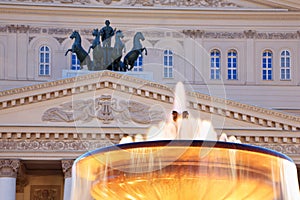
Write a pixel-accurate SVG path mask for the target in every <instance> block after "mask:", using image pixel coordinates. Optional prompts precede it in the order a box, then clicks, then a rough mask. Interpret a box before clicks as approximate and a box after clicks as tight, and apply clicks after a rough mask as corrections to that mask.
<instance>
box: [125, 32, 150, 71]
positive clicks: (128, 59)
mask: <svg viewBox="0 0 300 200" xmlns="http://www.w3.org/2000/svg"><path fill="white" fill-rule="evenodd" d="M140 40H142V41H144V40H145V38H144V36H143V34H142V33H141V32H137V33H136V34H135V35H134V38H133V48H132V49H131V51H130V52H128V53H127V54H126V56H125V57H124V65H125V68H127V69H128V70H129V71H130V70H131V69H132V68H133V67H134V62H135V61H136V60H137V59H138V57H139V55H143V54H142V53H143V51H144V50H145V55H147V49H146V48H145V47H143V46H142V44H141V41H140ZM128 66H130V67H129V68H128Z"/></svg>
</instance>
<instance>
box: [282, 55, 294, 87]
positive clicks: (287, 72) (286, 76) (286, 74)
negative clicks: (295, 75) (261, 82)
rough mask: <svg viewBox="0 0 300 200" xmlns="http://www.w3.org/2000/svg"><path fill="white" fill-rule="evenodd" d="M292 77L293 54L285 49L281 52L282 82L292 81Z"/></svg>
mask: <svg viewBox="0 0 300 200" xmlns="http://www.w3.org/2000/svg"><path fill="white" fill-rule="evenodd" d="M283 54H284V55H283ZM287 54H288V55H287ZM282 59H284V61H283V60H282ZM291 75H292V73H291V52H290V51H289V50H287V49H285V50H282V51H281V52H280V80H281V81H290V80H291V79H292V77H291Z"/></svg>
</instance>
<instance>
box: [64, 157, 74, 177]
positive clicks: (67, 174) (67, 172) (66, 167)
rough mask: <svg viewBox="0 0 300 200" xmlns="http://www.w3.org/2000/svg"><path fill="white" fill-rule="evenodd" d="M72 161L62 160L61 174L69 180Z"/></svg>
mask: <svg viewBox="0 0 300 200" xmlns="http://www.w3.org/2000/svg"><path fill="white" fill-rule="evenodd" d="M73 163H74V160H62V161H61V166H62V170H63V173H64V175H65V178H71V177H72V166H73Z"/></svg>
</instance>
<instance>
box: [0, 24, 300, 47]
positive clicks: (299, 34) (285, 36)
mask: <svg viewBox="0 0 300 200" xmlns="http://www.w3.org/2000/svg"><path fill="white" fill-rule="evenodd" d="M72 31H73V29H72V28H57V27H50V28H42V27H33V26H29V25H14V24H10V25H4V26H0V32H7V33H30V34H32V35H38V34H49V35H54V36H60V37H55V38H59V40H58V41H59V42H60V43H61V41H62V40H65V39H67V38H68V36H69V35H70V34H71V33H72ZM79 32H80V34H82V35H84V36H85V37H86V39H88V40H90V41H92V40H93V38H92V30H90V29H86V28H83V29H80V30H79ZM143 33H144V35H145V36H146V37H147V38H150V39H149V41H150V43H153V45H154V44H155V43H156V42H155V41H157V40H155V38H164V37H171V38H177V39H182V38H183V36H184V35H186V36H187V37H190V38H203V39H263V40H296V39H299V38H300V31H295V32H258V31H256V30H245V31H241V32H230V31H222V32H220V31H205V30H197V29H196V30H189V29H187V30H182V31H181V32H176V31H173V32H172V31H171V32H170V31H169V32H168V31H165V30H161V31H144V32H143ZM134 34H135V32H134V31H129V30H128V31H125V35H126V37H128V38H130V37H133V35H134ZM62 36H63V37H62ZM30 37H33V36H30ZM151 38H152V39H151ZM151 41H152V42H151Z"/></svg>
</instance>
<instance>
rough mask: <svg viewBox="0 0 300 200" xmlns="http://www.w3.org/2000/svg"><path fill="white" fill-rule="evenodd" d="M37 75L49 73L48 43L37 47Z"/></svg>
mask: <svg viewBox="0 0 300 200" xmlns="http://www.w3.org/2000/svg"><path fill="white" fill-rule="evenodd" d="M38 56H39V62H38V75H39V76H50V75H51V48H50V47H49V46H48V45H41V46H40V48H39V55H38Z"/></svg>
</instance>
